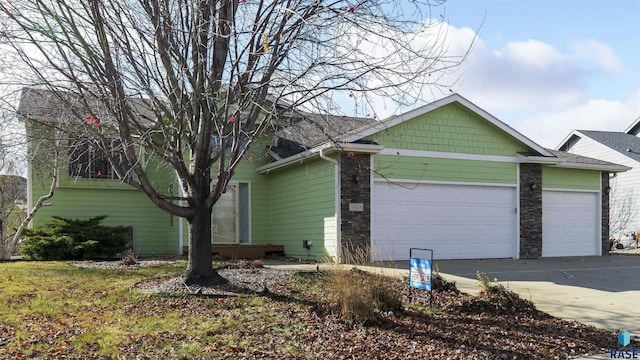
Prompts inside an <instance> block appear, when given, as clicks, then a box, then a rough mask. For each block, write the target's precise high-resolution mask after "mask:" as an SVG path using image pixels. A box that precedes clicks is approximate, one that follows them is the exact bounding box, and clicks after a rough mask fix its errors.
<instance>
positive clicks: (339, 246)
mask: <svg viewBox="0 0 640 360" xmlns="http://www.w3.org/2000/svg"><path fill="white" fill-rule="evenodd" d="M324 151H325V149H320V158H321V159H322V160H324V161H328V162H330V163H332V164H334V165H335V180H334V181H335V185H334V186H335V189H336V194H335V202H336V209H335V211H336V261H337V262H340V257H341V256H342V254H341V253H342V239H341V237H342V235H341V234H342V229H341V222H342V216H341V213H340V212H341V210H340V209H341V206H340V196H341V194H340V162H338V160H336V159H333V158H330V157H328V156H326V155H325V153H324Z"/></svg>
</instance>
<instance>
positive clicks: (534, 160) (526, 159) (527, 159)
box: [516, 154, 566, 165]
mask: <svg viewBox="0 0 640 360" xmlns="http://www.w3.org/2000/svg"><path fill="white" fill-rule="evenodd" d="M516 157H517V158H518V162H519V163H527V164H549V165H558V164H561V163H563V162H565V161H566V160H565V159H561V158H559V157H556V156H553V157H546V156H529V155H523V154H518V155H516Z"/></svg>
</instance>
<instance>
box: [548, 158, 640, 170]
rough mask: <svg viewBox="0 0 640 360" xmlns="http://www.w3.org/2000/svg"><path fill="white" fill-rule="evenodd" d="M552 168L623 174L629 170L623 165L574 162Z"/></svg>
mask: <svg viewBox="0 0 640 360" xmlns="http://www.w3.org/2000/svg"><path fill="white" fill-rule="evenodd" d="M552 166H553V167H559V168H566V169H583V170H599V171H609V172H625V171H629V170H631V168H630V167H627V166H623V165H605V164H585V163H576V162H569V161H566V162H563V163H562V164H559V165H552Z"/></svg>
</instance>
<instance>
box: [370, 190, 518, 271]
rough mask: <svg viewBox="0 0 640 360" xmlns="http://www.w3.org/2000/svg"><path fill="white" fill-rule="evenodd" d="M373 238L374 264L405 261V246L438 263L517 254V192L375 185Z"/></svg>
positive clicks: (407, 250) (372, 216) (373, 195)
mask: <svg viewBox="0 0 640 360" xmlns="http://www.w3.org/2000/svg"><path fill="white" fill-rule="evenodd" d="M372 203H373V205H372V213H371V236H372V240H371V242H372V255H373V258H374V259H375V260H407V259H408V258H409V248H411V247H419V248H427V249H433V250H434V254H433V255H434V258H436V259H480V258H511V257H514V255H515V242H516V214H515V208H516V200H515V188H513V187H498V186H463V185H435V184H406V186H403V187H401V186H398V185H393V184H390V183H388V182H376V183H375V184H374V188H373V194H372Z"/></svg>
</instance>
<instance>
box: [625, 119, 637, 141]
mask: <svg viewBox="0 0 640 360" xmlns="http://www.w3.org/2000/svg"><path fill="white" fill-rule="evenodd" d="M624 132H625V133H627V134H631V135H635V136H640V116H638V118H637V119H636V121H634V122H633V123H632V124H631V125H629V127H628V128H627V130H625V131H624Z"/></svg>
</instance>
